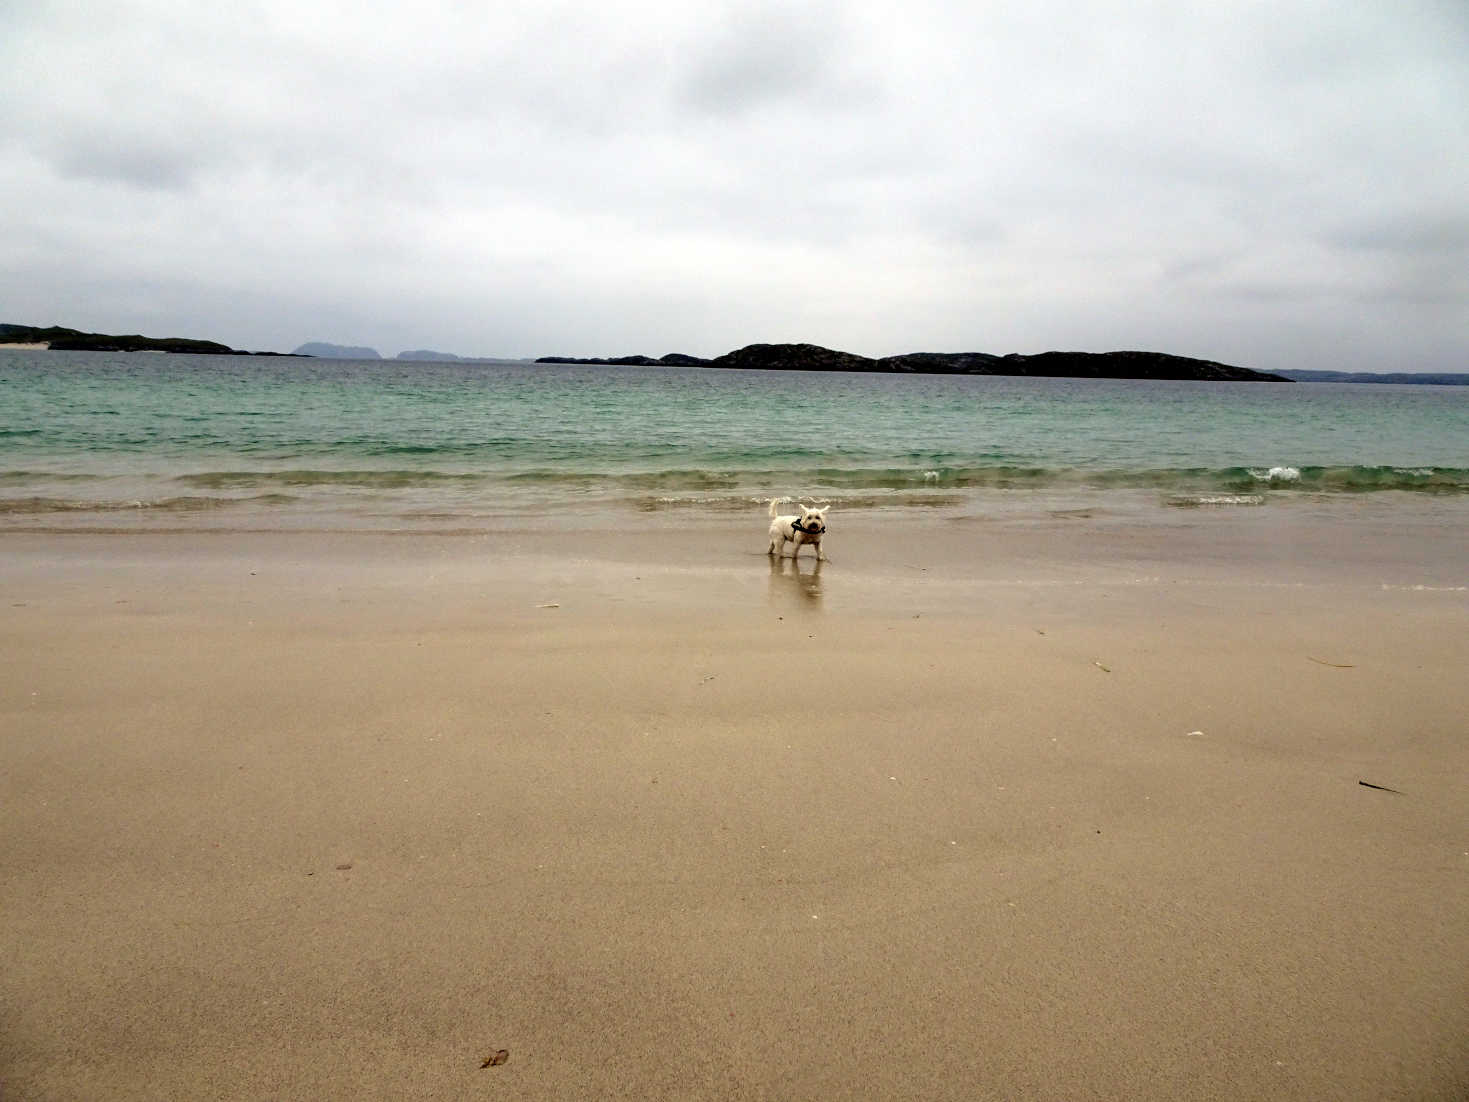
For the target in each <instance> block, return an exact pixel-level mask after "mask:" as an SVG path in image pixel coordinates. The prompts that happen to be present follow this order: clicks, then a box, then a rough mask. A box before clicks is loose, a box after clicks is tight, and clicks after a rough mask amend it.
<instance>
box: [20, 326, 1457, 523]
mask: <svg viewBox="0 0 1469 1102" xmlns="http://www.w3.org/2000/svg"><path fill="white" fill-rule="evenodd" d="M1385 491H1404V492H1410V493H1413V494H1415V495H1421V494H1451V495H1458V494H1464V493H1465V492H1466V491H1469V388H1466V387H1429V386H1383V385H1371V386H1368V385H1357V386H1353V385H1349V384H1260V383H1181V382H1141V381H1127V380H1081V379H1017V378H1008V377H983V376H981V377H967V376H933V375H915V376H895V375H874V374H847V373H837V374H828V373H764V372H738V371H715V370H710V369H706V368H609V367H591V366H578V365H545V364H538V365H533V364H522V363H507V364H428V363H423V364H418V363H414V364H402V363H396V362H358V361H330V360H296V359H269V358H250V357H234V356H230V357H211V356H169V355H161V354H156V353H155V354H149V353H131V354H114V353H64V352H3V351H0V525H4V526H9V527H20V526H31V527H34V526H50V525H57V524H86V525H96V524H102V525H108V524H136V523H139V519H138V518H140V517H146V518H147V522H148V523H162V524H169V523H173V524H196V523H207V524H214V525H226V526H228V525H247V526H272V525H313V524H314V525H326V526H344V527H352V526H357V525H369V526H384V525H386V526H414V525H422V526H430V527H432V526H444V525H448V526H459V527H463V526H468V527H474V526H476V525H483V524H496V523H500V522H501V520H502V518H505V517H510V516H524V515H527V514H553V513H557V512H566V511H572V510H575V511H581V512H585V511H586V510H588V509H593V510H601V511H611V512H616V511H621V510H627V509H636V510H644V511H656V510H693V511H708V512H714V511H720V510H729V509H741V510H747V509H749V508H751V507H752V504H753V503H754V502H756V501H758V500H761V499H764V498H768V497H770V496H772V495H775V494H790V495H793V496H799V497H805V498H808V499H810V498H820V499H822V500H826V501H831V502H833V503H836V504H838V505H840V506H842V507H844V508H913V507H923V506H929V507H940V508H947V509H960V510H975V509H979V510H983V509H987V508H1001V507H1014V503H1015V502H1016V501H1017V500H1022V501H1025V500H1030V501H1037V500H1044V501H1045V502H1047V503H1051V504H1054V503H1055V502H1057V501H1061V500H1072V499H1074V498H1078V497H1079V498H1084V499H1086V500H1088V501H1094V500H1096V499H1097V498H1098V497H1099V496H1104V497H1108V498H1110V499H1115V500H1118V501H1120V500H1123V499H1126V500H1127V501H1129V502H1131V503H1133V504H1134V505H1136V504H1138V503H1143V504H1144V505H1146V506H1155V507H1173V506H1179V505H1219V506H1231V505H1236V506H1241V505H1259V504H1263V503H1274V502H1277V501H1286V500H1290V499H1291V498H1292V496H1294V497H1297V498H1300V497H1301V496H1303V495H1322V494H1328V495H1340V494H1372V493H1377V494H1380V493H1383V492H1385Z"/></svg>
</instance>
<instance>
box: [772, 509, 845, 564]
mask: <svg viewBox="0 0 1469 1102" xmlns="http://www.w3.org/2000/svg"><path fill="white" fill-rule="evenodd" d="M783 501H790V498H788V497H777V498H772V499H771V502H770V515H771V516H772V517H774V519H773V520H772V521H771V522H770V550H769V551H767V552H766V554H768V555H781V554H784V553H785V549H786V544H787V543H794V544H795V545H796V549H795V550H794V551H792V552H791V558H793V559H794V558H795V557H796V556H797V555H799V554H800V553H801V548H802V547H803V546H805V545H806V544H808V543H809V544H810V545H811V546H812V547H814V548H816V561H817V562H826V553H825V552H823V551H822V550H821V537H822V536H824V535H826V513H827V510H828V509H830V508H831V506H830V505H827V506H824V507H822V508H820V509H808V508H807V507H806V506H804V505H798V506H797V508H799V509H800V510H801V512H800V515H797V514H795V513H791V514H788V515H777V514H776V511H775V508H776V506H777V505H779V504H780V503H781V502H783Z"/></svg>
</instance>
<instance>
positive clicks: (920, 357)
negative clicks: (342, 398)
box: [536, 344, 1291, 383]
mask: <svg viewBox="0 0 1469 1102" xmlns="http://www.w3.org/2000/svg"><path fill="white" fill-rule="evenodd" d="M536 362H537V363H579V364H610V365H622V366H648V367H675V366H680V367H729V368H741V369H747V370H758V371H886V372H894V373H900V374H928V375H1032V376H1047V377H1054V378H1084V379H1208V380H1225V381H1232V382H1271V383H1287V382H1290V381H1291V380H1289V379H1287V378H1285V377H1284V376H1283V375H1272V374H1270V373H1268V372H1264V371H1253V370H1251V369H1250V368H1247V367H1234V366H1232V365H1230V364H1222V363H1217V362H1216V361H1214V360H1196V359H1191V358H1189V357H1187V356H1170V355H1168V354H1167V353H1163V352H1041V353H1038V354H1036V355H1031V356H1026V355H1021V354H1020V353H1016V352H1012V353H1010V354H1009V355H1006V356H997V355H994V354H992V353H989V352H908V353H905V354H903V355H900V356H884V357H882V358H881V359H872V358H870V357H867V356H858V355H856V354H854V353H851V352H837V351H835V350H833V349H830V348H822V347H821V346H820V345H815V344H750V345H746V346H745V347H744V348H737V349H735V350H734V351H733V352H726V353H725V354H724V355H723V356H716V357H715V358H714V359H712V360H710V359H701V358H700V357H698V356H687V355H684V354H683V353H678V352H675V353H671V354H669V355H667V356H661V357H659V358H658V359H653V358H652V357H649V356H618V357H615V358H608V359H601V358H592V359H577V358H574V357H570V356H542V357H541V358H540V359H538V360H537V361H536Z"/></svg>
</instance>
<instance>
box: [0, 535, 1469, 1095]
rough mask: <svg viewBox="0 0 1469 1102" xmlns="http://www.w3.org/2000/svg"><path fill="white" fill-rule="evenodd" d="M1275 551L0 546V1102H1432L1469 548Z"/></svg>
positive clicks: (1468, 985)
mask: <svg viewBox="0 0 1469 1102" xmlns="http://www.w3.org/2000/svg"><path fill="white" fill-rule="evenodd" d="M1265 512H1266V511H1264V510H1262V511H1260V517H1259V518H1258V519H1257V518H1256V517H1253V516H1252V517H1249V518H1245V519H1241V518H1240V517H1239V515H1235V516H1231V517H1219V516H1215V515H1212V514H1211V515H1204V514H1193V515H1185V514H1172V515H1170V516H1169V517H1168V518H1166V521H1162V522H1160V523H1159V524H1158V525H1156V526H1155V527H1153V528H1151V529H1149V530H1146V531H1141V532H1139V531H1138V530H1136V529H1135V528H1132V527H1130V526H1121V525H1119V526H1109V524H1108V523H1107V521H1106V518H1105V517H1084V516H1068V517H1057V518H1055V519H1054V520H1052V521H1051V522H1049V523H1043V524H1034V525H1028V526H1015V527H1007V526H1004V525H986V524H984V523H974V524H969V525H965V524H950V525H941V526H934V527H933V528H932V529H931V530H929V531H923V530H922V529H921V528H920V529H919V530H918V531H917V536H916V537H915V530H914V529H912V528H908V529H905V530H901V531H900V530H895V529H894V528H893V527H892V526H890V525H889V524H888V523H887V522H883V521H881V520H880V518H878V519H873V518H869V519H868V520H866V521H863V520H861V519H860V518H854V521H853V523H852V524H850V525H849V526H848V527H847V528H845V529H844V528H842V527H841V526H840V525H839V524H837V523H836V520H835V518H834V523H833V528H834V530H835V532H834V535H833V538H832V543H831V554H832V557H833V560H834V561H833V562H832V563H830V564H829V565H827V566H825V567H823V568H822V569H821V570H820V571H817V570H816V569H815V568H814V566H813V564H812V563H810V562H804V563H801V564H800V566H799V569H797V568H794V567H792V566H791V565H790V564H789V563H783V564H780V565H779V566H777V567H774V568H772V567H771V566H770V565H769V564H768V562H767V560H766V559H765V558H764V556H763V555H761V554H760V553H759V551H758V548H759V545H760V542H761V541H760V531H759V526H758V525H755V526H754V527H753V528H750V529H749V530H748V531H747V530H746V528H734V527H731V528H729V529H728V530H727V531H726V530H722V529H721V528H719V527H718V526H714V527H706V528H702V529H700V528H695V529H691V530H690V531H688V532H685V533H681V534H680V533H676V532H675V533H663V534H662V535H661V536H660V537H659V538H658V539H656V540H650V539H647V538H639V535H638V534H637V533H618V534H614V533H580V534H578V535H577V536H576V537H575V538H574V539H562V540H552V539H549V538H548V537H546V536H545V535H544V534H539V535H538V534H521V535H517V534H515V533H507V534H503V535H500V536H494V537H490V536H473V535H459V536H446V537H427V536H423V535H417V536H407V535H402V536H390V535H377V536H371V535H360V534H359V535H350V536H347V535H311V534H290V535H287V534H234V535H231V534H192V535H191V534H188V533H174V534H158V535H148V534H129V535H119V534H112V535H103V534H46V533H16V532H10V533H5V534H4V535H0V600H3V605H0V608H3V612H4V616H3V620H0V623H3V629H0V648H3V649H0V653H3V655H4V665H3V669H0V693H3V697H0V709H3V710H0V785H3V789H0V796H3V823H0V832H3V833H0V843H3V845H0V854H3V862H4V877H3V892H4V894H3V907H0V945H3V946H4V951H5V967H4V970H3V979H0V985H3V986H0V991H3V1007H0V1009H3V1014H4V1024H3V1034H0V1081H3V1082H0V1096H3V1097H4V1098H5V1099H7V1100H9V1099H12V1098H14V1099H22V1098H24V1099H31V1098H69V1099H76V1098H88V1099H90V1098H190V1099H194V1098H445V1099H458V1098H468V1097H505V1098H527V1099H559V1098H608V1097H624V1098H782V1099H784V1098H791V1099H830V1098H884V1099H888V1098H915V1099H916V1098H922V1099H942V1098H954V1099H1017V1098H1037V1099H1092V1098H1097V1099H1102V1098H1106V1099H1224V1098H1227V1099H1311V1100H1322V1099H1390V1098H1401V1099H1416V1100H1422V1099H1444V1100H1448V1099H1462V1098H1464V1097H1465V1094H1466V1091H1469V1040H1466V1038H1469V952H1466V949H1469V830H1466V827H1469V812H1466V808H1469V800H1466V792H1465V783H1464V782H1465V778H1466V776H1469V739H1466V716H1469V678H1466V677H1465V674H1464V654H1465V644H1466V641H1469V593H1466V592H1465V590H1464V588H1463V587H1464V585H1465V584H1466V580H1465V577H1464V571H1463V567H1462V566H1461V565H1460V562H1461V551H1460V549H1459V545H1460V537H1461V536H1462V530H1458V529H1456V527H1455V526H1454V525H1452V524H1447V525H1446V524H1444V523H1442V518H1438V520H1435V519H1434V518H1433V517H1431V516H1430V517H1428V518H1427V520H1426V521H1424V523H1422V524H1421V525H1420V526H1419V528H1416V529H1415V528H1414V527H1413V526H1412V525H1407V526H1404V525H1403V524H1401V523H1396V522H1394V521H1392V520H1391V519H1390V518H1389V519H1385V520H1384V519H1381V518H1379V519H1378V520H1354V519H1351V518H1349V517H1348V518H1344V517H1331V518H1326V519H1325V520H1322V519H1321V518H1313V517H1312V516H1310V515H1309V510H1307V509H1304V508H1303V509H1301V510H1297V511H1296V515H1295V517H1294V519H1289V520H1286V521H1284V522H1282V520H1281V519H1280V515H1279V514H1278V511H1277V515H1276V516H1265V515H1264V514H1265ZM746 527H747V528H748V527H749V526H746ZM1323 556H1326V557H1327V558H1326V560H1325V561H1327V562H1329V565H1323ZM1360 781H1368V782H1371V783H1373V784H1377V785H1383V786H1386V787H1388V788H1392V789H1396V790H1398V791H1397V792H1388V791H1383V790H1380V789H1376V788H1368V787H1364V786H1363V785H1362V784H1360V783H1359V782H1360ZM502 1049H503V1050H506V1051H507V1052H508V1058H507V1059H506V1060H505V1062H504V1063H502V1064H500V1065H498V1066H490V1067H485V1068H482V1067H481V1064H482V1063H483V1062H485V1060H486V1059H487V1058H488V1057H490V1056H491V1055H492V1054H493V1053H496V1052H497V1051H499V1050H502Z"/></svg>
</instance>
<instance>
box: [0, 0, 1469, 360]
mask: <svg viewBox="0 0 1469 1102" xmlns="http://www.w3.org/2000/svg"><path fill="white" fill-rule="evenodd" d="M0 321H10V322H18V323H22V324H35V325H49V324H61V325H69V326H72V327H74V328H81V329H88V330H98V331H103V332H143V333H145V334H148V335H150V336H189V337H204V338H212V339H215V340H221V341H224V342H226V343H228V344H231V345H234V346H236V347H243V348H250V349H266V350H276V351H289V350H290V349H292V348H294V347H296V346H297V345H298V344H300V343H302V342H304V341H308V340H323V341H332V342H336V343H341V344H360V345H372V346H374V347H376V348H377V349H378V350H379V351H381V352H382V353H383V354H384V355H387V356H392V355H395V354H396V353H397V352H398V351H400V350H403V349H416V348H433V349H438V350H442V351H448V352H456V353H459V354H461V355H487V356H538V355H546V354H552V353H564V354H571V355H621V354H629V353H645V354H648V355H654V356H657V355H662V354H663V353H666V352H675V351H677V352H689V353H694V354H698V355H718V354H720V353H722V352H725V351H728V350H729V349H731V348H736V347H739V346H741V345H744V344H749V343H752V342H756V341H811V342H814V343H817V344H823V345H827V346H829V347H833V348H840V349H844V350H847V351H851V352H859V353H862V354H865V355H871V356H881V355H887V354H891V353H898V352H909V351H982V352H1001V353H1003V352H1040V351H1044V350H1046V349H1052V348H1062V349H1079V350H1086V351H1106V350H1109V349H1120V348H1140V349H1150V350H1156V351H1165V352H1174V353H1178V354H1180V355H1189V356H1199V357H1205V358H1209V359H1217V360H1223V361H1225V362H1228V363H1235V364H1241V365H1243V366H1248V367H1256V368H1261V369H1265V370H1269V369H1272V368H1281V367H1305V368H1338V369H1340V368H1345V369H1354V370H1373V369H1375V370H1421V371H1469V4H1466V3H1465V2H1464V0H1392V2H1389V0H1373V2H1365V3H1364V2H1361V0H1320V2H1308V0H1264V2H1254V0H1249V2H1241V0H1215V2H1213V3H1194V2H1192V0H1156V2H1154V0H1115V2H1093V0H1080V2H1078V0H1025V2H1023V3H1004V4H998V3H985V2H983V0H904V2H903V3H901V4H898V3H866V2H841V3H826V2H823V0H814V2H807V3H760V2H750V0H744V2H735V3H723V2H719V3H704V2H700V0H644V2H636V3H619V2H617V0H598V2H592V0H526V2H523V0H501V2H497V3H491V4H474V3H471V2H464V0H447V2H435V0H415V3H413V4H411V5H410V4H407V3H403V4H386V3H377V2H373V0H351V2H342V3H324V2H321V0H240V2H236V3H230V4H219V5H215V4H202V3H200V2H199V0H106V2H103V0H57V2H55V3H44V2H36V0H6V2H5V3H4V4H3V6H0Z"/></svg>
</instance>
